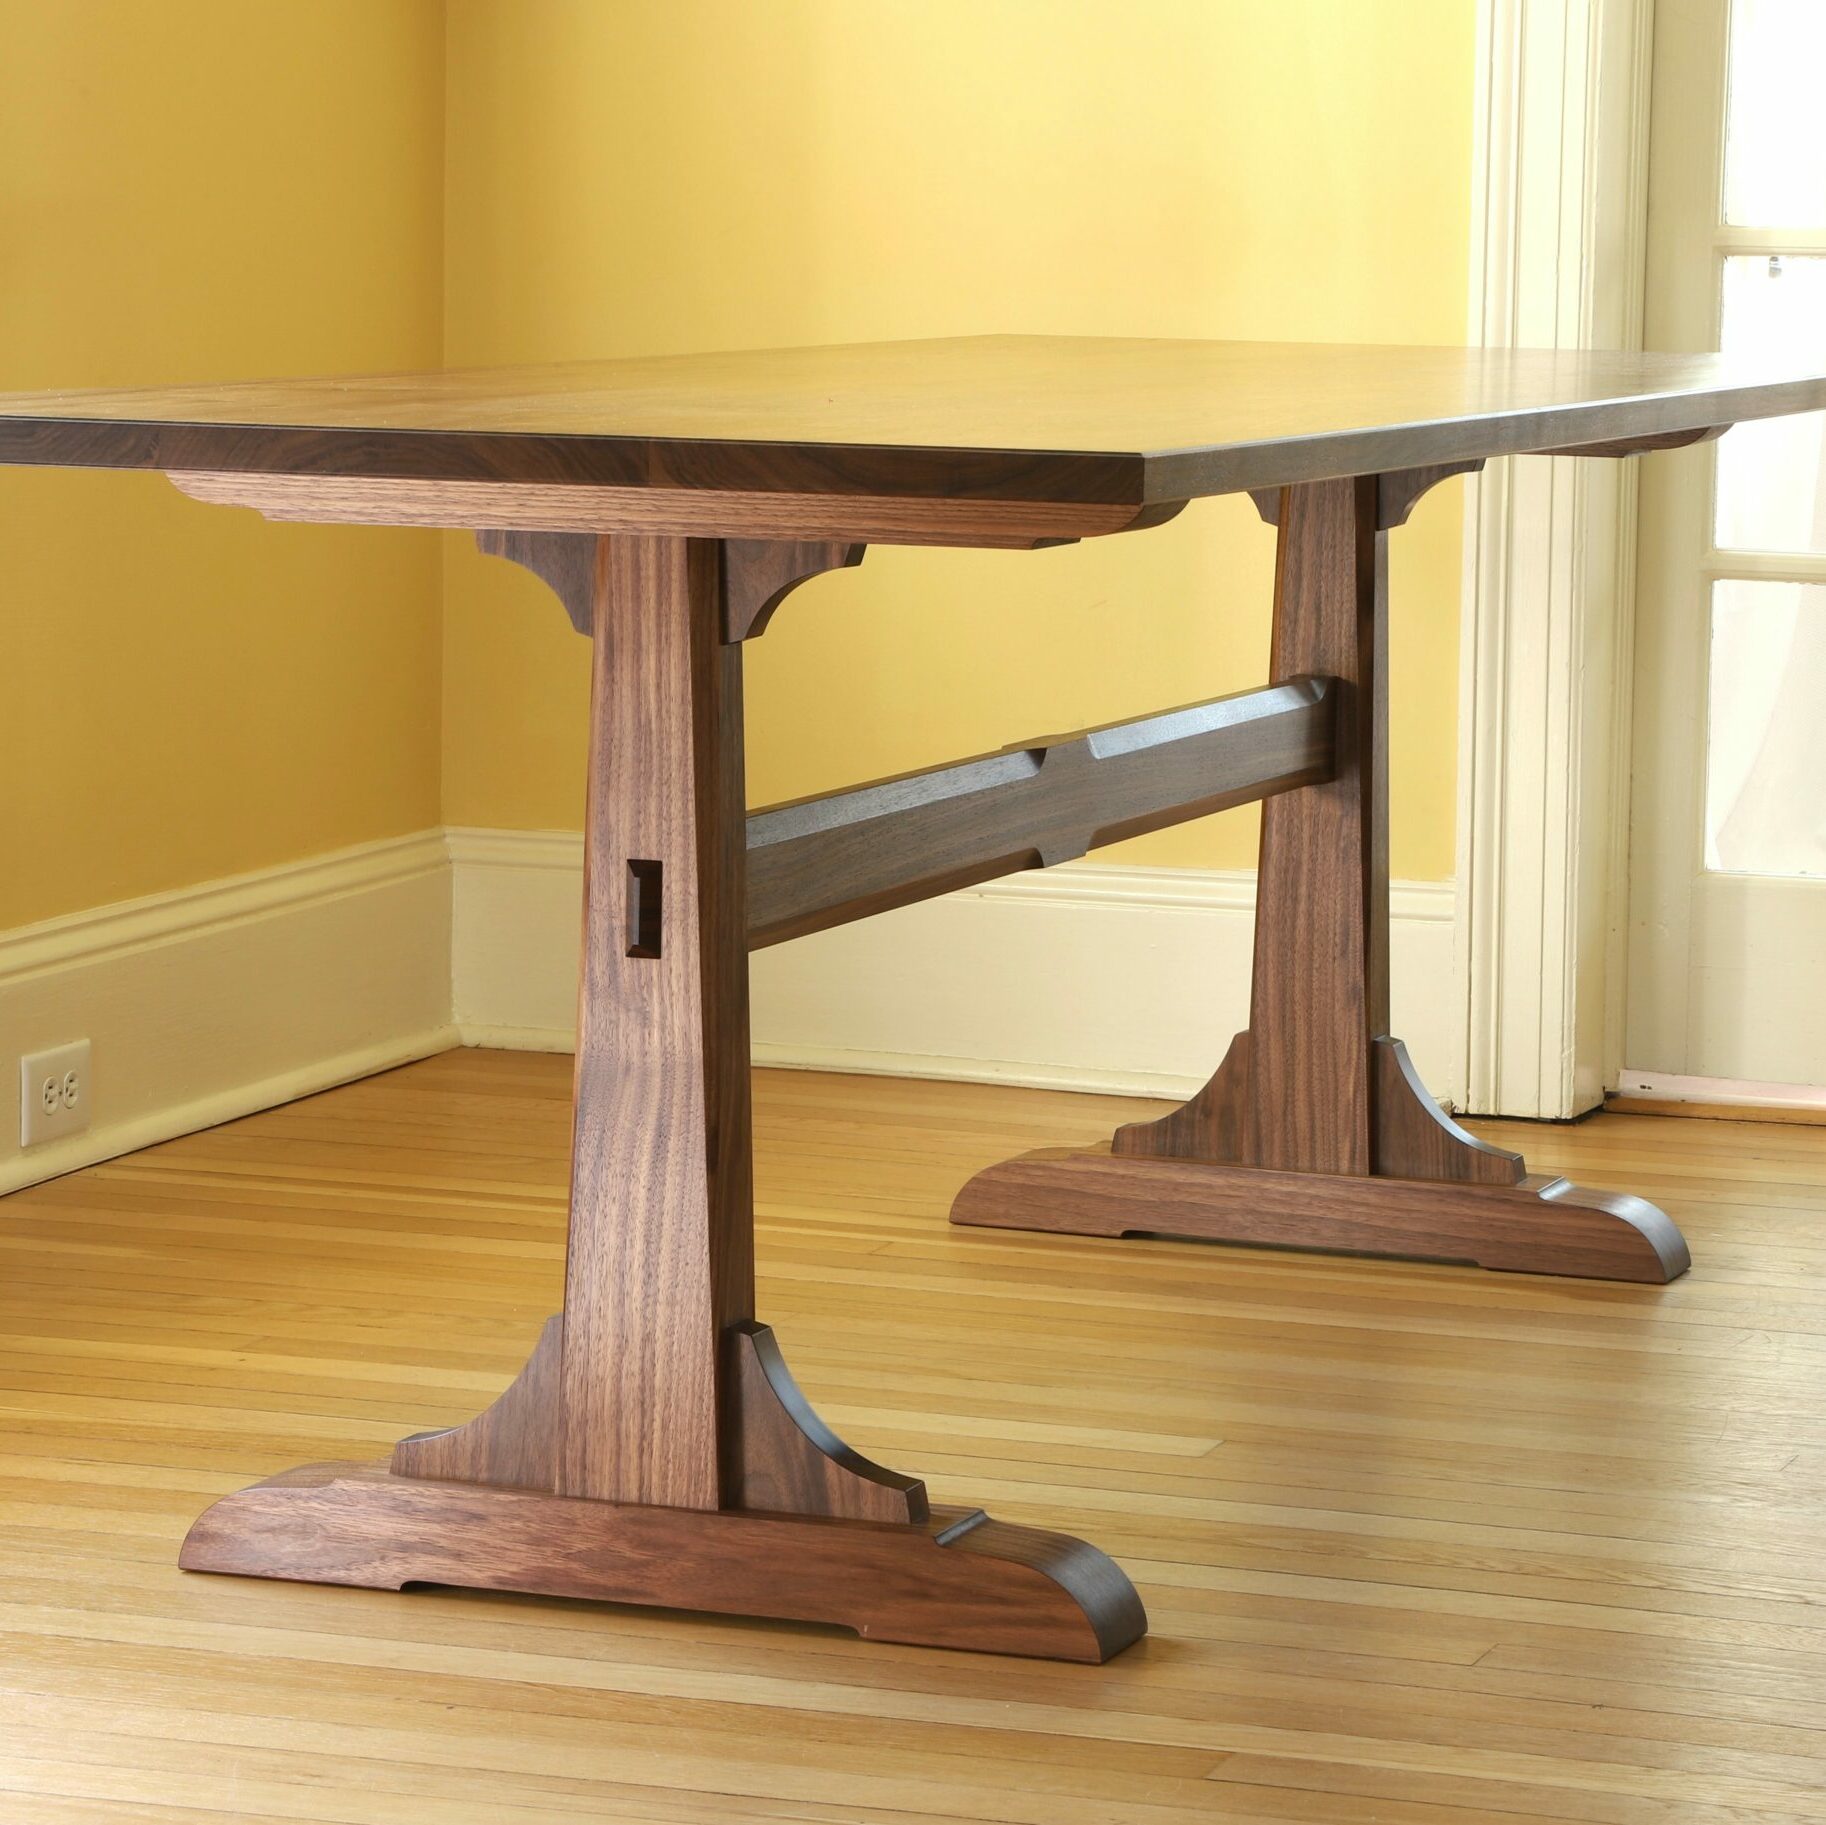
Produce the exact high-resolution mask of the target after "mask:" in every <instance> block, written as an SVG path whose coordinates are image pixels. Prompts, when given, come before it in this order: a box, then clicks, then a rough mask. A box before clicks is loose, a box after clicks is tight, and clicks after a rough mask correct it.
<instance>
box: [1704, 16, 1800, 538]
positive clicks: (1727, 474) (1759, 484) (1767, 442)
mask: <svg viewBox="0 0 1826 1825" xmlns="http://www.w3.org/2000/svg"><path fill="white" fill-rule="evenodd" d="M1820 12H1821V14H1822V16H1823V17H1826V0H1821V5H1820ZM1823 137H1826V135H1823ZM1719 341H1720V344H1721V346H1722V347H1723V348H1724V349H1725V351H1726V352H1727V353H1729V354H1734V355H1766V356H1768V357H1769V358H1770V360H1771V361H1772V362H1774V361H1780V360H1784V359H1788V358H1792V359H1793V360H1794V361H1795V362H1797V363H1799V364H1803V365H1804V364H1806V363H1808V362H1813V361H1818V360H1819V359H1820V358H1821V357H1822V356H1826V259H1795V258H1793V257H1791V256H1785V257H1782V258H1778V259H1771V258H1769V257H1768V256H1766V255H1764V254H1749V255H1734V256H1733V257H1732V258H1730V259H1728V260H1726V261H1725V289H1724V315H1723V317H1722V319H1721V329H1720V335H1719ZM1823 457H1826V413H1820V412H1808V413H1806V414H1804V415H1803V416H1802V417H1799V418H1765V419H1761V420H1758V421H1755V422H1753V423H1750V424H1746V425H1739V426H1738V427H1737V428H1736V429H1735V430H1732V431H1727V432H1726V433H1725V435H1724V437H1723V438H1722V439H1721V440H1720V442H1719V445H1718V523H1717V543H1718V544H1719V545H1720V546H1722V547H1724V548H1725V549H1727V550H1732V551H1826V461H1823V460H1822V458H1823Z"/></svg>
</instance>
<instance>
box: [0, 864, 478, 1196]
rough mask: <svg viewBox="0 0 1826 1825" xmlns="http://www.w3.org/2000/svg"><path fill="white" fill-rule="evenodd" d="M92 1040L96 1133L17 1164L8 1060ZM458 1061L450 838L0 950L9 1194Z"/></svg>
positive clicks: (58, 931) (245, 880)
mask: <svg viewBox="0 0 1826 1825" xmlns="http://www.w3.org/2000/svg"><path fill="white" fill-rule="evenodd" d="M85 1037H86V1038H87V1039H89V1040H90V1041H91V1042H92V1046H93V1064H92V1066H91V1085H90V1091H91V1102H90V1106H91V1112H92V1119H91V1122H90V1126H89V1127H88V1128H87V1129H85V1130H84V1131H83V1132H82V1133H81V1134H75V1135H70V1136H68V1137H67V1138H65V1139H63V1140H61V1141H55V1142H51V1143H48V1144H46V1145H44V1146H40V1147H33V1148H31V1149H29V1150H25V1151H22V1150H21V1149H20V1146H19V1110H18V1070H17V1065H16V1063H15V1062H14V1061H16V1060H17V1059H18V1058H19V1056H20V1055H21V1054H23V1053H26V1052H32V1051H36V1050H38V1049H40V1048H41V1047H44V1046H49V1045H55V1044H58V1043H60V1042H62V1041H64V1040H70V1039H78V1038H85ZM455 1043H457V1033H456V1029H455V1026H454V1024H453V1023H452V1021H451V1018H450V862H449V853H448V850H447V848H446V845H445V841H444V834H443V832H442V831H438V830H432V831H424V832H420V833H418V834H416V835H413V836H407V837H399V838H393V839H388V840H386V841H382V842H375V843H365V844H361V845H359V846H357V847H355V848H351V849H345V850H340V851H337V852H335V853H333V854H330V855H323V856H314V857H312V858H310V859H309V860H306V861H301V862H295V863H289V864H285V865H282V866H280V867H277V868H269V869H263V870H261V871H259V872H258V873H254V874H247V875H239V876H235V877H232V878H230V879H226V880H217V881H210V882H206V883H203V884H202V885H200V886H197V887H191V888H181V889H178V890H176V891H175V892H171V893H163V894H154V895H151V896H148V897H147V898H145V899H140V900H133V901H128V902H125V903H123V904H120V905H115V906H105V907H100V908H96V909H94V910H92V911H85V912H79V913H73V914H71V915H69V916H67V917H65V918H60V919H51V920H48V921H46V922H44V923H43V924H39V925H32V926H26V927H22V928H20V929H17V930H14V931H11V932H6V933H0V1063H3V1064H4V1068H5V1072H6V1083H5V1087H4V1089H3V1090H0V1110H4V1111H5V1120H4V1125H3V1126H0V1193H3V1192H7V1191H11V1190H14V1189H16V1188H17V1187H19V1186H21V1185H28V1184H33V1183H36V1182H37V1181H39V1180H42V1179H46V1178H53V1177H55V1176H57V1175H58V1174H60V1173H64V1172H70V1171H73V1170H74V1169H75V1168H77V1167H79V1166H88V1165H93V1164H95V1163H96V1162H97V1161H99V1160H106V1159H111V1158H113V1157H114V1156H115V1155H117V1154H121V1153H126V1152H129V1151H131V1150H132V1149H134V1148H136V1147H144V1146H148V1145H150V1144H151V1143H153V1142H155V1141H161V1140H169V1139H170V1138H172V1137H173V1136H175V1135H179V1134H186V1133H189V1132H192V1131H193V1130H195V1129H198V1128H205V1127H210V1126H212V1125H214V1124H215V1123H217V1122H223V1121H229V1120H232V1119H233V1118H234V1117H236V1116H240V1115H246V1114H249V1113H251V1112H252V1111H254V1110H256V1109H263V1108H269V1107H271V1106H272V1105H273V1104H275V1103H280V1102H286V1101H289V1100H291V1099H292V1098H294V1097H299V1096H304V1095H308V1094H309V1093H310V1092H312V1091H314V1090H322V1089H327V1088H328V1087H329V1086H330V1085H332V1084H337V1083H345V1082H347V1081H349V1080H350V1079H351V1078H356V1077H362V1076H366V1075H367V1074H369V1073H371V1072H374V1071H379V1070H384V1069H386V1068H387V1067H388V1066H391V1065H396V1064H403V1063H405V1062H406V1061H408V1060H409V1059H413V1058H422V1057H425V1056H427V1055H429V1054H430V1053H432V1052H437V1051H441V1050H444V1049H445V1048H446V1047H448V1046H450V1045H453V1044H455Z"/></svg>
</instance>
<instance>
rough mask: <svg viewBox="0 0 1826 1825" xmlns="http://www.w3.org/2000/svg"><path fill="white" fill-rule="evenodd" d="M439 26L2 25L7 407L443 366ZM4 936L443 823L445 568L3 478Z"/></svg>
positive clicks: (144, 21)
mask: <svg viewBox="0 0 1826 1825" xmlns="http://www.w3.org/2000/svg"><path fill="white" fill-rule="evenodd" d="M442 37H443V7H442V5H441V4H440V3H439V0H0V246H3V247H4V249H5V253H4V256H3V257H0V389H23V388H31V387H50V386H85V385H86V386H109V385H121V384H149V383H155V382H160V381H178V380H188V379H213V378H231V377H235V376H241V375H253V374H270V373H287V372H290V373H309V372H313V371H316V372H324V371H334V370H337V369H345V370H346V369H364V368H366V369H372V368H387V367H420V366H426V365H435V364H436V362H437V360H438V358H439V341H440V331H441V325H440V303H439V299H440V286H441V276H442V275H441V257H442V247H441V242H442V220H441V214H442V212H441V190H440V186H441V181H442V114H443V92H442V79H443V66H442ZM0 553H4V558H3V560H0V650H3V651H4V653H5V664H4V667H3V668H0V782H3V783H0V928H4V927H6V926H10V925H16V924H20V923H24V922H27V921H30V920H33V919H38V918H44V917H48V916H50V915H52V914H55V913H58V912H63V911H67V910H70V909H73V908H77V907H82V906H89V905H94V904H98V903H101V902H105V901H109V900H115V899H120V898H124V897H128V896H132V895H137V894H142V893H147V892H152V891H155V890H157V889H161V888H165V887H172V886H177V885H182V884H185V883H189V882H194V881H197V880H202V879H207V878H210V877H212V876H217V875H222V874H228V873H232V872H235V871H238V870H241V869H248V868H255V867H260V866H263V865H265V864H268V863H272V862H276V861H281V860H285V859H288V858H291V857H295V856H300V855H306V854H309V853H312V852H314V851H318V850H324V849H331V848H336V847H338V846H340V845H342V844H345V843H353V842H358V841H361V840H364V839H367V838H372V837H379V836H384V835H388V834H391V833H395V832H403V831H408V830H416V829H421V828H423V827H425V826H426V825H429V824H434V823H436V822H437V820H438V764H439V759H438V714H439V695H438V693H439V685H438V670H439V635H438V627H439V601H438V587H439V583H438V571H439V551H438V547H437V542H436V538H435V535H432V534H428V533H401V532H365V531H350V530H343V529H339V528H310V527H279V526H271V525H268V524H266V523H265V522H264V521H261V520H259V519H257V518H256V517H255V516H253V515H251V514H245V513H234V512H228V511H225V510H223V509H221V508H217V507H205V506H201V505H198V504H196V503H194V502H190V501H187V500H185V499H183V498H182V497H181V496H179V495H178V494H177V493H176V491H175V490H174V489H172V488H171V487H170V485H169V484H168V483H167V482H165V481H164V480H163V478H161V477H159V476H155V475H104V474H96V473H68V474H62V473H56V472H52V471H32V470H18V469H10V470H0Z"/></svg>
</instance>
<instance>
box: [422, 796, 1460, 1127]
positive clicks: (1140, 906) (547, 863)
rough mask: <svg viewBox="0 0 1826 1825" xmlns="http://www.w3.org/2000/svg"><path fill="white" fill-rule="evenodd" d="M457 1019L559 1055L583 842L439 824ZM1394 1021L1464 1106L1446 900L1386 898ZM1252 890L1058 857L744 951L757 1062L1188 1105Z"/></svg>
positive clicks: (1246, 877)
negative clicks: (445, 857)
mask: <svg viewBox="0 0 1826 1825" xmlns="http://www.w3.org/2000/svg"><path fill="white" fill-rule="evenodd" d="M448 835H449V842H450V856H451V863H452V909H453V910H452V924H451V971H452V985H453V1006H454V1013H455V1018H456V1022H457V1026H458V1029H459V1031H460V1032H461V1034H462V1037H463V1040H464V1043H465V1044H469V1045H508V1046H517V1047H522V1048H525V1049H529V1050H538V1051H568V1050H569V1049H570V1047H571V1045H572V1042H573V1038H574V1033H575V1025H574V1021H575V1007H576V995H577V962H576V960H577V917H578V908H579V905H580V904H581V898H582V867H583V860H582V847H581V841H580V839H579V838H578V837H577V836H575V835H573V834H570V833H566V832H555V831H505V830H461V829H458V830H451V831H450V832H449V833H448ZM1391 898H1392V909H1391V910H1392V919H1391V944H1392V949H1393V953H1394V955H1393V981H1394V987H1393V995H1394V1003H1395V1006H1394V1014H1395V1030H1396V1031H1397V1032H1399V1033H1401V1034H1402V1035H1403V1037H1404V1038H1405V1039H1406V1040H1407V1041H1408V1044H1409V1047H1410V1049H1411V1050H1412V1052H1413V1054H1414V1059H1415V1062H1416V1064H1417V1065H1418V1067H1419V1069H1420V1071H1421V1073H1422V1075H1423V1076H1424V1077H1425V1079H1426V1081H1427V1082H1428V1084H1429V1085H1430V1086H1431V1087H1432V1088H1433V1090H1434V1091H1436V1092H1437V1093H1438V1094H1439V1095H1441V1096H1446V1097H1450V1098H1454V1099H1457V1098H1458V1097H1460V1096H1462V1093H1463V1083H1464V1056H1463V1045H1462V1040H1461V1039H1460V1038H1459V1037H1458V1034H1459V1023H1458V1022H1457V1020H1456V1019H1455V1018H1454V1006H1453V1001H1452V982H1453V976H1452V916H1453V890H1452V886H1451V883H1449V882H1438V883H1434V882H1414V883H1407V884H1400V883H1398V884H1397V885H1396V887H1395V889H1394V891H1393V894H1392V896H1391ZM1254 915H1255V877H1254V875H1253V874H1252V873H1246V872H1229V873H1222V872H1217V871H1211V870H1204V869H1187V868H1120V867H1109V866H1104V865H1102V864H1099V863H1094V862H1068V863H1066V864H1064V865H1062V866H1060V867H1058V868H1051V869H1048V870H1046V871H1045V872H1044V873H1037V872H1036V873H1033V874H1024V875H1014V876H1011V877H1009V878H1008V879H1006V880H1003V881H997V882H993V883H991V884H989V885H988V886H985V887H978V888H972V889H969V890H968V891H966V892H963V893H956V894H950V895H947V896H946V897H944V898H943V899H939V900H929V901H927V902H925V903H924V904H923V905H919V906H909V907H905V908H902V909H901V910H900V911H898V912H892V913H884V914H882V915H881V916H880V917H878V918H874V919H868V920H863V921H860V922H859V923H857V924H855V925H849V926H844V927H841V928H840V929H838V930H836V931H830V932H820V933H818V934H817V935H816V936H813V937H810V938H800V939H798V940H796V941H794V942H793V943H790V944H782V945H778V946H775V947H773V948H771V949H769V950H765V951H761V952H758V953H757V954H756V956H755V958H754V961H753V965H752V981H753V1005H754V1052H755V1060H756V1062H757V1063H759V1064H769V1065H791V1066H800V1067H806V1068H811V1069H819V1070H831V1071H878V1072H889V1073H893V1074H896V1075H901V1076H910V1077H954V1078H964V1079H968V1080H971V1081H977V1082H998V1083H1017V1084H1035V1085H1040V1086H1044V1087H1046V1088H1052V1089H1069V1090H1093V1091H1105V1092H1116V1093H1123V1094H1131V1095H1144V1096H1145V1095H1154V1096H1174V1097H1179V1096H1185V1095H1188V1094H1189V1093H1190V1092H1191V1091H1192V1090H1193V1089H1195V1088H1196V1087H1197V1086H1198V1085H1199V1084H1200V1083H1202V1082H1203V1081H1204V1079H1205V1078H1206V1077H1207V1076H1208V1075H1209V1074H1210V1072H1211V1070H1212V1069H1213V1067H1214V1066H1215V1065H1216V1063H1217V1061H1218V1058H1219V1057H1220V1056H1221V1054H1222V1052H1223V1049H1224V1046H1225V1045H1226V1044H1227V1043H1228V1040H1229V1036H1230V1034H1231V1033H1232V1032H1233V1031H1234V1030H1235V1029H1237V1028H1238V1027H1240V1026H1242V1025H1244V1024H1245V1023H1246V1020H1247V1015H1248V1001H1249V964H1250V946H1251V939H1252V934H1253V930H1254Z"/></svg>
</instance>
